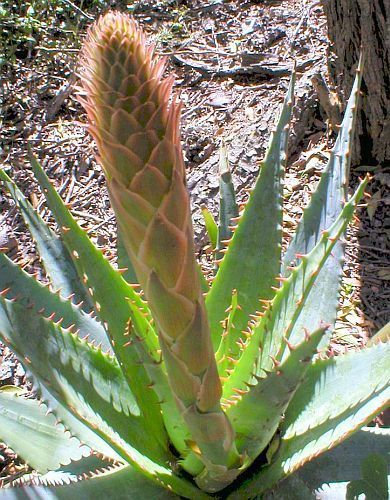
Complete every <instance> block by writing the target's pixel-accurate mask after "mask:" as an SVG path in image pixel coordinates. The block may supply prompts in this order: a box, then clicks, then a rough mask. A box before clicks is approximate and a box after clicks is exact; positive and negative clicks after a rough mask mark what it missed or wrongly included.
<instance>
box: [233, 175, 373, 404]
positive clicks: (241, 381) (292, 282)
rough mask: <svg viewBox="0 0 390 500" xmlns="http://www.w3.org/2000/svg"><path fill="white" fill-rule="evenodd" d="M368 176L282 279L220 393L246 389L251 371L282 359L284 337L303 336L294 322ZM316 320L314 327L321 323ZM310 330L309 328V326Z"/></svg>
mask: <svg viewBox="0 0 390 500" xmlns="http://www.w3.org/2000/svg"><path fill="white" fill-rule="evenodd" d="M366 183H367V179H366V180H365V181H363V182H362V183H361V184H360V186H359V188H358V190H357V191H356V193H355V194H354V196H353V197H352V198H351V200H350V201H349V202H348V203H347V204H346V205H345V206H344V208H343V210H342V212H341V214H340V215H339V217H338V218H337V220H336V221H335V222H334V223H333V225H332V226H331V227H330V228H329V230H328V231H326V232H323V233H322V235H321V239H320V240H319V242H318V243H317V245H316V246H315V247H314V248H313V249H312V250H311V252H310V253H309V254H308V255H305V256H302V258H301V263H300V265H299V266H297V267H296V268H295V269H294V271H293V272H292V273H291V274H290V276H289V277H288V278H286V280H285V281H283V282H282V286H281V288H280V289H279V290H278V291H277V293H276V295H275V297H274V299H273V300H272V301H271V302H270V303H269V305H268V307H267V309H266V311H265V313H263V316H261V317H259V321H258V323H255V326H254V327H253V328H252V331H251V332H250V334H249V335H248V339H247V342H246V344H245V345H244V351H243V353H242V355H241V357H240V359H239V361H238V362H237V363H236V364H235V366H234V369H233V371H232V373H231V375H230V377H229V378H228V380H227V381H225V383H224V386H223V397H224V398H226V399H227V400H229V399H230V398H231V396H232V395H233V394H234V392H235V391H236V390H237V389H238V390H245V388H246V384H247V383H251V379H252V374H253V373H255V374H256V375H257V376H264V371H269V370H272V368H273V366H274V362H275V360H276V361H277V362H282V361H284V358H285V355H286V354H285V353H286V352H288V351H287V350H286V345H287V344H286V342H284V340H283V339H287V340H288V341H289V342H291V343H292V344H297V343H299V342H301V341H302V340H303V339H304V338H305V335H306V334H305V332H306V331H307V330H305V329H301V330H300V331H298V332H297V331H296V323H297V320H298V319H299V315H300V313H301V311H302V308H303V307H304V304H305V300H306V298H307V296H308V294H309V292H310V290H311V289H312V288H313V286H315V283H316V278H317V276H318V274H319V272H320V271H321V269H322V267H323V265H324V264H325V262H326V261H327V259H329V258H331V259H332V250H333V248H334V245H335V244H336V242H337V239H338V238H339V237H340V235H341V234H343V233H344V231H345V229H346V227H347V225H348V223H349V222H350V220H351V218H352V216H353V213H354V209H355V207H356V204H357V203H358V202H359V200H360V199H361V197H362V196H363V192H364V188H365V185H366ZM323 326H324V325H323V323H322V322H321V321H319V323H318V325H317V329H318V328H321V327H323ZM309 331H310V330H309Z"/></svg>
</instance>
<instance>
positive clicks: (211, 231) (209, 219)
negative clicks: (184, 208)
mask: <svg viewBox="0 0 390 500" xmlns="http://www.w3.org/2000/svg"><path fill="white" fill-rule="evenodd" d="M202 215H203V220H204V223H205V226H206V231H207V234H208V237H209V239H210V243H211V246H212V248H213V250H215V249H216V248H217V241H218V226H217V223H216V222H215V220H214V217H213V214H212V213H211V212H210V210H209V209H208V208H207V207H202Z"/></svg>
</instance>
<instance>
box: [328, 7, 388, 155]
mask: <svg viewBox="0 0 390 500" xmlns="http://www.w3.org/2000/svg"><path fill="white" fill-rule="evenodd" d="M322 5H323V8H324V11H325V14H326V17H327V21H328V35H329V39H330V42H331V45H330V48H329V50H330V54H329V56H330V57H329V74H330V79H331V82H332V83H333V85H334V86H335V87H336V90H337V92H338V94H339V97H340V100H341V102H342V103H343V104H345V103H346V100H347V98H348V96H349V92H350V90H351V88H352V83H353V79H354V70H355V68H356V65H357V61H358V59H359V54H360V51H361V48H362V49H363V53H364V56H365V65H364V72H363V75H364V76H363V85H362V101H361V111H360V113H359V119H358V126H357V135H358V137H357V141H356V142H355V144H356V149H355V151H354V154H353V162H354V163H355V164H356V163H358V162H360V163H363V164H376V163H381V164H383V163H385V162H386V163H387V162H390V0H322Z"/></svg>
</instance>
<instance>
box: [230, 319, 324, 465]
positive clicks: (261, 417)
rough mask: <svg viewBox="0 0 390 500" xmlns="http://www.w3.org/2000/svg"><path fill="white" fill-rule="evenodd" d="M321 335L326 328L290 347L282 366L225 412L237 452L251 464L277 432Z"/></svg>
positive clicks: (259, 380) (277, 367) (248, 390)
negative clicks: (234, 433) (234, 434)
mask: <svg viewBox="0 0 390 500" xmlns="http://www.w3.org/2000/svg"><path fill="white" fill-rule="evenodd" d="M325 331H326V327H325V328H320V329H319V330H317V331H315V332H313V333H312V334H311V335H308V338H307V339H305V340H304V341H303V342H301V344H299V345H297V346H290V348H289V349H288V350H289V354H288V356H287V357H286V359H285V360H284V362H283V363H281V364H280V365H278V366H276V367H275V368H274V369H273V371H272V372H271V373H269V374H268V375H267V377H266V378H259V379H258V380H257V381H256V383H255V384H254V385H252V386H250V387H249V388H248V389H247V392H246V393H245V394H242V395H241V396H240V399H239V400H238V401H235V402H234V403H233V404H232V405H231V406H230V407H229V408H227V410H226V414H227V416H228V417H229V420H230V422H231V423H232V426H233V429H234V430H235V432H236V444H237V448H238V451H239V452H240V453H245V454H246V455H247V456H248V457H249V459H250V460H251V461H253V460H254V459H255V458H257V457H258V456H259V455H260V453H261V452H262V451H263V450H264V449H265V448H266V446H267V445H268V444H269V443H270V441H271V439H272V437H273V436H274V434H275V432H276V431H277V429H278V427H279V424H280V422H281V420H282V418H283V416H284V413H285V411H286V408H287V407H288V404H289V402H290V401H291V399H292V397H293V396H294V394H295V392H296V390H297V388H298V387H299V386H300V384H301V383H302V381H303V379H304V375H305V373H306V370H307V369H308V366H309V363H311V360H312V357H313V355H314V354H315V353H316V350H317V346H318V344H319V342H320V340H321V338H322V337H323V335H324V333H325ZM267 458H268V459H270V457H267Z"/></svg>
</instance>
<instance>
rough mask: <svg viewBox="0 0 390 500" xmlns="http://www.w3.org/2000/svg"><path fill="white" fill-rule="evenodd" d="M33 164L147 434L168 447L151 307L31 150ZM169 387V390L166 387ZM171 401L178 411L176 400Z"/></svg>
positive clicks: (162, 377) (161, 377) (162, 374)
mask: <svg viewBox="0 0 390 500" xmlns="http://www.w3.org/2000/svg"><path fill="white" fill-rule="evenodd" d="M31 165H32V168H33V170H34V173H35V176H36V177H37V179H38V182H39V184H40V186H41V188H42V189H43V192H44V194H45V196H46V200H47V203H48V205H49V208H50V209H51V211H52V213H53V215H54V217H55V219H56V221H57V224H58V226H59V227H60V229H61V233H62V237H63V240H64V243H65V245H66V246H67V248H68V250H69V253H70V254H71V255H72V257H73V259H74V263H75V266H76V269H77V272H78V274H79V277H80V279H82V280H84V281H85V282H86V284H87V286H88V288H89V290H90V292H91V296H92V298H93V300H94V303H95V308H96V310H97V312H98V315H99V317H100V319H101V320H102V322H103V324H104V325H105V326H106V330H108V332H109V336H110V339H111V343H112V347H113V350H114V352H115V354H116V357H117V359H118V361H119V365H120V367H121V369H122V370H123V373H124V375H125V377H126V379H127V381H128V383H129V384H130V385H131V387H132V391H133V393H134V395H135V397H136V399H137V402H138V404H139V406H140V408H141V411H142V413H143V414H144V415H145V417H146V418H147V420H148V422H149V434H151V435H154V436H155V439H156V440H157V441H159V442H160V443H161V445H162V446H163V447H165V443H166V432H165V428H164V425H163V422H162V416H161V411H160V405H159V402H158V396H157V394H156V393H155V387H156V385H157V384H159V385H164V388H166V387H168V382H167V378H166V376H165V374H164V373H163V372H162V370H161V365H159V364H158V363H159V356H158V354H157V349H158V340H157V336H156V333H155V331H154V328H153V327H152V325H151V324H150V321H151V318H150V315H149V310H148V307H147V305H146V304H145V302H144V301H142V300H141V298H140V297H139V296H138V295H137V294H136V293H135V291H134V290H133V288H131V286H130V285H129V284H128V283H126V281H125V280H124V279H123V278H122V276H121V275H120V274H119V273H118V272H117V271H115V269H114V268H113V267H112V266H111V264H110V263H109V262H108V261H107V260H106V259H104V257H103V255H102V253H101V252H100V251H99V250H97V249H96V247H95V246H94V245H93V243H92V242H91V241H90V239H89V238H88V236H87V235H86V233H85V232H84V231H83V230H82V229H81V228H80V226H79V225H78V224H77V222H76V221H75V220H74V219H73V217H72V215H71V213H70V212H69V210H68V209H67V208H66V206H65V205H64V203H63V202H62V200H61V198H60V197H59V196H58V193H57V192H56V190H55V189H54V187H53V186H52V184H51V183H50V181H49V179H48V178H47V176H46V174H45V172H44V171H43V169H42V167H41V165H40V164H39V162H38V161H37V160H36V159H35V158H34V157H33V156H32V157H31ZM149 367H150V371H148V368H149ZM156 371H158V372H159V376H158V378H157V379H151V373H153V374H155V373H156ZM153 384H155V385H154V386H153V389H151V388H150V387H151V386H152V385H153ZM165 392H167V393H168V389H165ZM168 394H169V393H168ZM166 404H167V405H168V404H169V402H167V403H166ZM171 406H172V407H173V409H172V411H175V407H174V403H173V402H172V404H171Z"/></svg>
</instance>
